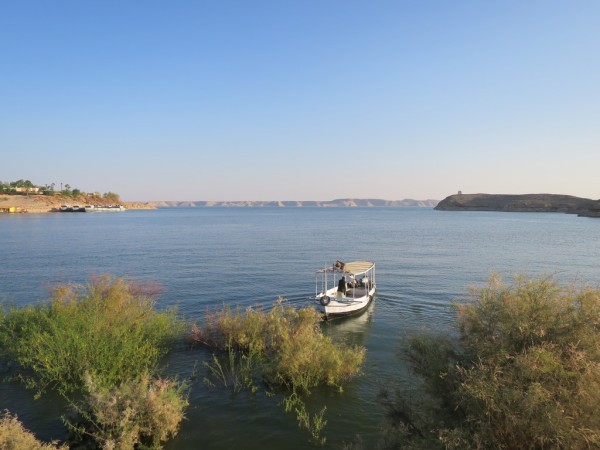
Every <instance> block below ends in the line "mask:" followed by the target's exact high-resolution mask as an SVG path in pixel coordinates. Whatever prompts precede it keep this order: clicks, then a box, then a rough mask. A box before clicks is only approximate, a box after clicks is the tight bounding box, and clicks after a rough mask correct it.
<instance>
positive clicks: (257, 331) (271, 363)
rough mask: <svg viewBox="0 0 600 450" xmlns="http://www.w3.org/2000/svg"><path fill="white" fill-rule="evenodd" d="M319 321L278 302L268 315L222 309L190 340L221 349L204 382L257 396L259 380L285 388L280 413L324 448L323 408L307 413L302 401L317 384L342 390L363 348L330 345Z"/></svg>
mask: <svg viewBox="0 0 600 450" xmlns="http://www.w3.org/2000/svg"><path fill="white" fill-rule="evenodd" d="M321 320H322V318H321V315H320V314H319V313H318V312H317V311H316V310H315V309H313V308H302V309H300V310H297V309H295V308H293V307H290V306H286V305H284V303H283V301H282V300H281V299H280V300H278V302H277V303H276V304H275V306H274V307H273V308H272V309H271V310H270V311H268V312H265V311H262V310H260V309H259V310H257V309H253V308H248V309H246V310H245V311H242V310H241V309H240V308H236V309H232V308H229V307H225V308H223V309H222V310H221V311H217V312H213V313H211V314H209V315H208V316H207V318H206V320H205V323H204V325H203V327H202V328H198V327H195V328H194V329H193V331H192V339H193V341H195V342H197V343H200V344H203V345H206V346H208V347H211V348H215V349H217V350H220V351H221V353H220V354H216V355H213V360H212V361H211V362H207V363H205V366H206V367H207V368H208V371H209V378H207V379H205V381H206V382H207V383H209V384H213V383H212V380H215V381H218V382H221V383H223V384H224V385H225V386H229V385H231V386H232V388H233V390H234V391H235V392H238V391H240V390H242V389H249V390H250V391H252V392H256V391H257V390H258V384H259V383H258V381H257V380H258V379H262V380H265V381H266V382H267V383H268V384H271V385H277V386H281V387H284V388H287V389H289V391H291V393H290V394H289V395H287V396H286V397H285V398H284V399H283V402H282V404H283V407H284V409H285V411H286V412H293V413H295V414H296V419H297V421H298V426H299V427H300V428H302V429H305V430H307V431H308V432H309V433H310V436H311V440H312V441H313V442H314V443H315V444H317V445H324V444H325V441H326V438H325V437H324V436H322V432H323V429H324V427H325V425H326V423H327V421H326V420H325V418H324V416H325V412H326V410H327V408H326V407H323V408H322V409H321V410H320V411H319V412H317V413H314V414H311V413H310V412H309V411H308V410H307V408H306V403H305V397H307V396H309V395H310V393H311V389H313V388H315V387H316V386H319V385H322V384H325V385H329V386H335V387H337V388H338V389H339V390H340V391H341V386H342V384H344V383H346V382H347V381H349V380H350V379H351V378H352V377H353V376H355V375H357V374H358V373H359V371H360V367H361V365H362V363H363V361H364V358H365V349H364V348H363V347H358V346H348V345H345V344H342V343H334V341H333V340H332V339H331V338H330V337H328V336H325V335H324V334H323V333H322V331H321V328H320V322H321Z"/></svg>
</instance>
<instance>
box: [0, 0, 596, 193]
mask: <svg viewBox="0 0 600 450" xmlns="http://www.w3.org/2000/svg"><path fill="white" fill-rule="evenodd" d="M599 17H600V3H599V2H596V1H589V0H587V1H585V0H584V1H581V2H577V3H569V2H560V1H546V2H538V1H531V2H511V1H509V2H472V1H458V2H429V3H423V2H398V1H386V0H384V1H381V2H375V3H374V2H361V1H335V0H334V1H330V2H311V1H287V2H271V1H251V2H239V1H230V2H195V1H187V0H182V1H178V2H170V3H163V2H156V1H148V2H142V3H140V2H133V3H127V2H125V3H123V2H116V1H112V0H107V1H103V2H73V1H57V2H46V1H42V0H31V1H29V0H24V1H19V2H5V3H4V4H3V5H2V6H0V25H1V26H0V50H1V53H2V55H3V57H2V58H1V59H0V73H2V81H0V98H2V106H1V107H0V153H1V154H2V158H1V160H0V161H1V162H0V180H2V181H14V180H17V179H21V178H23V179H30V180H31V181H33V182H34V183H37V184H46V183H48V184H50V183H56V185H57V186H59V185H60V183H63V184H67V183H68V184H69V185H70V186H71V187H73V188H79V189H81V190H82V191H86V192H93V191H99V192H107V191H113V192H116V193H118V194H120V195H121V198H123V199H126V200H131V201H186V200H183V199H190V198H191V199H195V200H188V201H199V200H206V199H209V200H215V199H220V200H218V201H242V200H248V201H261V200H265V199H267V201H270V200H286V201H311V200H315V201H326V200H332V199H336V198H380V199H388V200H402V199H405V198H410V199H419V200H423V199H437V200H441V199H443V198H445V197H447V196H448V195H451V194H454V193H456V192H457V191H459V190H461V191H463V192H464V193H489V194H528V193H552V194H566V195H574V196H578V197H585V198H594V199H595V198H600V184H599V183H598V175H597V168H598V167H600V151H599V148H600V134H599V132H598V124H599V123H600V107H599V106H598V105H600V89H599V88H598V80H599V79H600V58H599V57H598V56H599V55H598V53H599V49H600V27H598V18H599ZM215 201H217V200H215Z"/></svg>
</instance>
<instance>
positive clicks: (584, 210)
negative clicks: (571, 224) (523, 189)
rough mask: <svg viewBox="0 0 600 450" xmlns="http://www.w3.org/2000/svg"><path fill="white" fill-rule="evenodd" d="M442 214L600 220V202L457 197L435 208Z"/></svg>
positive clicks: (552, 196)
mask: <svg viewBox="0 0 600 450" xmlns="http://www.w3.org/2000/svg"><path fill="white" fill-rule="evenodd" d="M434 209H436V210H439V211H505V212H509V211H510V212H561V213H567V214H578V215H580V216H587V217H600V200H592V199H589V198H580V197H574V196H572V195H557V194H524V195H504V194H456V195H451V196H449V197H446V198H445V199H444V200H442V201H441V202H439V203H438V204H437V206H436V207H435V208H434Z"/></svg>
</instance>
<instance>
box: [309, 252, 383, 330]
mask: <svg viewBox="0 0 600 450" xmlns="http://www.w3.org/2000/svg"><path fill="white" fill-rule="evenodd" d="M374 295H375V263H374V262H371V261H353V262H349V263H343V262H341V261H336V262H335V263H334V264H333V265H332V266H330V267H325V268H324V269H320V270H318V271H317V274H316V281H315V297H314V300H315V301H316V302H317V309H318V310H319V311H321V312H322V313H323V314H325V317H327V318H329V317H338V316H346V315H349V314H357V313H359V312H361V311H364V310H365V309H366V308H367V306H369V304H370V303H371V300H373V296H374Z"/></svg>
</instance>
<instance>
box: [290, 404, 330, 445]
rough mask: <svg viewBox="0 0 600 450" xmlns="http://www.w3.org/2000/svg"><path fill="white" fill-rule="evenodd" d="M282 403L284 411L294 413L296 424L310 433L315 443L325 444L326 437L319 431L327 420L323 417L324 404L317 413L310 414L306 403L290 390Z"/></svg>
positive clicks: (325, 408)
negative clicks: (290, 392)
mask: <svg viewBox="0 0 600 450" xmlns="http://www.w3.org/2000/svg"><path fill="white" fill-rule="evenodd" d="M283 405H284V409H285V412H288V413H289V412H292V411H293V412H295V413H296V419H297V420H298V426H299V427H300V428H303V429H305V430H307V431H308V432H309V433H310V436H311V439H312V441H313V442H314V443H315V444H318V445H325V443H326V442H327V439H326V438H325V437H324V436H322V435H321V433H322V432H323V429H324V428H325V425H327V421H326V420H325V418H324V416H325V411H327V407H326V406H323V409H321V410H320V411H319V412H318V413H315V414H313V415H311V414H310V413H309V412H308V411H307V410H306V403H305V402H304V401H303V399H302V397H301V396H299V395H298V394H297V393H296V392H292V394H290V395H288V396H287V397H286V398H285V399H284V400H283Z"/></svg>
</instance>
